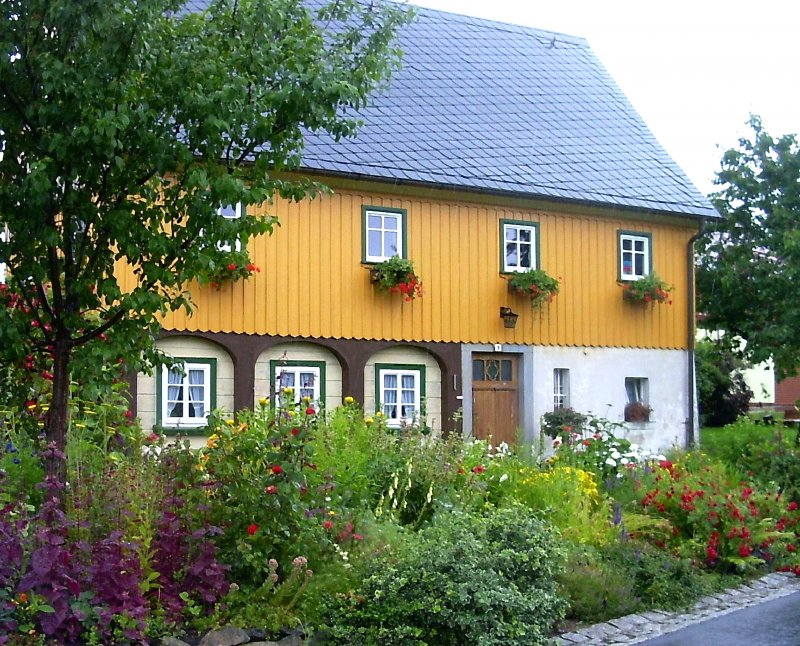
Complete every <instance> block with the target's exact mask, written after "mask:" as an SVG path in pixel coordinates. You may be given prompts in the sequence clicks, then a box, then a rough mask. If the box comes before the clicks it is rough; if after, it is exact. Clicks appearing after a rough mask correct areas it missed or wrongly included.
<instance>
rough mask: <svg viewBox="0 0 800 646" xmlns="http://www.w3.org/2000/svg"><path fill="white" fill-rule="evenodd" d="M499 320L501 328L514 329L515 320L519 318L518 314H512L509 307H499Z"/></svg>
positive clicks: (515, 325)
mask: <svg viewBox="0 0 800 646" xmlns="http://www.w3.org/2000/svg"><path fill="white" fill-rule="evenodd" d="M500 318H501V319H503V326H505V327H507V328H514V327H517V319H518V318H519V314H515V313H514V312H512V311H511V308H510V307H501V308H500Z"/></svg>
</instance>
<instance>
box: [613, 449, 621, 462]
mask: <svg viewBox="0 0 800 646" xmlns="http://www.w3.org/2000/svg"><path fill="white" fill-rule="evenodd" d="M611 457H612V458H614V459H615V460H619V459H620V458H621V457H622V454H621V453H620V452H619V451H617V450H616V449H614V450H613V451H611Z"/></svg>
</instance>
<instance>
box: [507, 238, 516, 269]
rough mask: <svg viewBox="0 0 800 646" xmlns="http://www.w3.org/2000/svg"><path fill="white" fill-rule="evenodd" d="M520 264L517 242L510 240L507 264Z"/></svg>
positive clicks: (512, 265)
mask: <svg viewBox="0 0 800 646" xmlns="http://www.w3.org/2000/svg"><path fill="white" fill-rule="evenodd" d="M518 264H519V261H518V255H517V244H516V243H515V242H510V243H508V244H506V265H507V266H508V267H516V266H517V265H518Z"/></svg>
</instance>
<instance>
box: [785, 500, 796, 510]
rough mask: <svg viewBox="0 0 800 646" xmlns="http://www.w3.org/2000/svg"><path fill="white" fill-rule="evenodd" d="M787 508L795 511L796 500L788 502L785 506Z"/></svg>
mask: <svg viewBox="0 0 800 646" xmlns="http://www.w3.org/2000/svg"><path fill="white" fill-rule="evenodd" d="M787 509H788V510H789V511H796V510H797V503H796V502H790V503H789V506H788V507H787Z"/></svg>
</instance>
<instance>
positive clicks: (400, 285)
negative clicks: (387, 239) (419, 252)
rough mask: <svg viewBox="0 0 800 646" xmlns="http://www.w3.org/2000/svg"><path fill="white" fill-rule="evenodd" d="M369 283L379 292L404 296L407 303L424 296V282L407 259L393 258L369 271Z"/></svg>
mask: <svg viewBox="0 0 800 646" xmlns="http://www.w3.org/2000/svg"><path fill="white" fill-rule="evenodd" d="M369 282H370V283H371V284H372V285H373V286H374V287H375V288H376V289H378V290H380V291H384V292H388V293H390V294H403V298H404V299H405V300H406V301H410V300H412V299H414V298H417V297H418V296H422V281H421V280H420V279H419V276H417V274H416V272H415V271H414V265H413V264H412V263H411V261H410V260H407V259H406V258H400V257H399V256H393V257H391V258H389V259H388V260H384V261H383V262H380V263H378V264H376V265H374V266H373V267H371V268H370V270H369Z"/></svg>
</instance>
